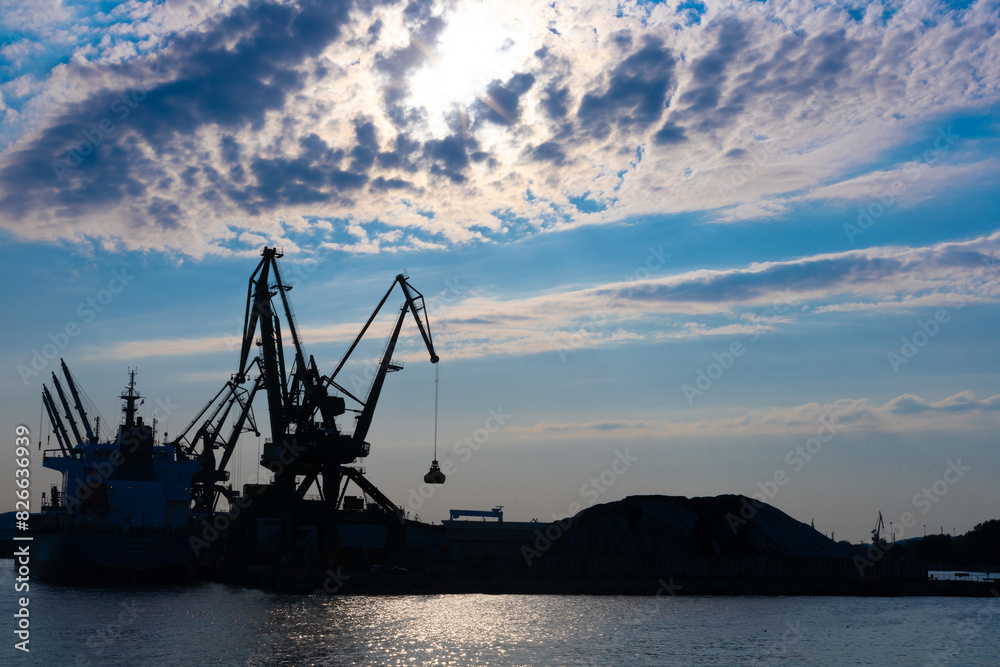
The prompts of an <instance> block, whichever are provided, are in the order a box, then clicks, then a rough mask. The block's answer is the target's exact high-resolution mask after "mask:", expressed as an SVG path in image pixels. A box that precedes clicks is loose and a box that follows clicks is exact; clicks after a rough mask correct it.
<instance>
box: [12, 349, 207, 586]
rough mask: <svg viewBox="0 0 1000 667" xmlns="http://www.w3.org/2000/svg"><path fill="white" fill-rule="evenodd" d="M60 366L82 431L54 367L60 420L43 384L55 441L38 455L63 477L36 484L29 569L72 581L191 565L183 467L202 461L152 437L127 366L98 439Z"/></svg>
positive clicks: (182, 572) (188, 481) (166, 574)
mask: <svg viewBox="0 0 1000 667" xmlns="http://www.w3.org/2000/svg"><path fill="white" fill-rule="evenodd" d="M62 369H63V375H64V377H65V379H66V382H67V384H68V387H69V390H70V393H71V395H72V397H73V400H74V402H75V404H76V408H77V413H78V414H79V416H80V418H81V421H82V425H83V428H84V432H83V433H81V432H80V429H79V427H78V426H77V423H76V420H75V418H74V417H73V412H72V411H71V410H70V405H69V401H68V400H67V398H66V394H65V392H64V391H63V388H62V385H61V384H60V382H59V379H58V377H57V376H56V375H55V374H54V373H53V375H52V381H53V385H54V388H55V391H56V394H57V395H58V397H59V400H60V404H61V406H62V407H63V414H64V415H65V417H66V422H64V421H63V419H62V416H61V415H60V411H59V409H58V406H57V404H56V402H55V400H54V399H53V396H52V394H51V392H50V391H49V390H48V388H47V387H43V390H42V402H43V404H44V407H45V410H46V411H47V412H48V415H49V419H50V421H51V422H52V425H53V432H54V434H55V436H56V440H57V442H58V444H59V448H58V449H48V450H45V451H44V452H43V459H42V465H43V466H44V467H46V468H49V469H50V470H57V471H59V472H60V473H61V474H62V482H61V484H60V485H58V486H55V485H53V486H52V488H51V490H50V492H49V494H48V497H47V498H46V497H44V496H45V494H43V501H42V510H41V512H40V513H38V514H34V515H32V516H31V521H30V526H31V534H32V536H33V541H34V551H33V556H34V558H33V562H34V566H35V568H34V574H36V576H38V577H39V578H40V579H48V580H64V581H72V582H83V581H88V580H107V579H111V580H122V581H136V580H140V579H142V580H147V579H155V580H160V579H164V578H174V577H184V576H188V575H190V574H191V572H192V561H193V557H194V553H193V551H192V550H191V546H190V544H189V539H188V538H189V536H190V535H191V529H190V525H191V521H192V518H191V509H190V507H191V492H192V477H193V475H194V474H195V473H196V472H197V471H198V470H200V469H201V465H200V464H199V463H198V461H197V460H196V459H195V458H194V457H191V456H189V455H187V454H185V452H184V451H183V450H182V449H181V448H180V447H176V446H171V445H157V444H155V443H154V433H153V427H152V426H150V425H149V424H145V423H143V419H142V417H141V416H137V414H136V413H137V409H138V405H141V401H142V400H143V398H142V396H140V395H139V393H138V392H137V391H136V386H135V371H131V372H130V373H129V382H128V387H127V388H126V389H125V391H124V392H123V394H122V395H121V396H120V398H121V399H122V401H123V402H124V403H123V407H122V412H123V413H124V418H123V420H122V422H121V424H120V425H119V426H118V428H117V433H116V435H115V437H114V438H113V439H111V440H108V441H104V442H102V441H101V439H100V437H99V436H97V435H95V432H94V431H93V430H92V429H91V425H90V420H89V419H88V418H87V413H86V412H85V411H84V410H83V407H82V405H81V401H80V397H79V393H78V390H77V387H76V383H75V382H74V381H73V377H72V376H71V375H70V373H69V369H68V368H67V367H66V363H65V361H63V362H62ZM66 423H68V424H69V428H68V429H67V427H66ZM98 428H99V423H98Z"/></svg>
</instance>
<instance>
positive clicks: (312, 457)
mask: <svg viewBox="0 0 1000 667" xmlns="http://www.w3.org/2000/svg"><path fill="white" fill-rule="evenodd" d="M261 254H262V256H263V257H262V259H261V261H260V263H259V264H258V265H257V268H256V269H255V270H254V272H253V274H252V275H251V277H250V284H249V287H248V290H247V304H246V312H245V315H244V325H243V344H242V348H241V351H240V363H239V369H240V370H239V371H238V373H237V375H236V377H235V378H234V381H235V382H238V383H241V382H243V381H244V380H245V378H246V376H247V374H248V372H249V370H250V367H251V366H253V365H254V364H255V363H257V365H258V368H259V369H260V376H259V381H260V382H261V383H262V385H263V389H264V392H265V394H266V396H267V405H268V419H269V421H270V426H271V440H270V441H269V442H268V443H266V444H265V445H264V451H263V455H262V456H261V461H260V462H261V465H263V466H265V467H267V468H268V469H270V470H271V471H272V472H274V483H273V486H274V489H275V490H274V493H275V494H277V496H278V498H279V499H280V500H279V503H280V504H281V505H283V506H286V507H287V506H288V505H289V504H294V503H296V502H298V501H301V500H302V499H303V498H304V497H305V494H306V492H307V491H308V490H309V489H310V488H311V487H312V486H313V485H316V486H317V487H318V490H319V497H320V500H321V501H322V502H323V503H324V504H325V505H326V507H327V509H329V510H337V509H339V506H340V503H341V500H342V498H343V495H344V488H346V484H347V481H346V480H349V481H352V482H354V483H355V484H356V485H357V486H358V487H360V488H361V489H362V491H363V492H364V493H365V494H366V495H368V496H369V497H371V498H372V499H373V500H374V501H375V502H376V503H377V504H378V505H379V506H380V507H381V508H382V509H384V510H385V511H386V512H388V513H390V514H393V515H400V518H399V520H400V522H401V521H402V518H401V514H400V511H399V509H398V508H397V507H396V506H395V505H394V504H393V503H392V501H391V500H389V498H388V497H386V496H385V494H383V493H382V492H381V491H380V490H379V489H378V488H377V487H376V486H375V485H374V484H372V483H371V482H370V481H369V480H368V479H367V478H366V477H365V476H364V473H363V471H362V470H361V469H360V468H357V467H351V466H350V464H352V463H354V462H355V461H356V460H357V459H360V458H364V457H366V456H368V453H369V451H370V447H371V446H370V444H369V443H368V442H366V440H365V439H366V437H367V435H368V431H369V429H370V427H371V424H372V418H373V417H374V414H375V408H376V406H377V405H378V400H379V397H380V396H381V393H382V386H383V384H384V382H385V377H386V375H387V374H388V373H389V372H392V371H396V370H400V369H401V368H402V366H401V365H400V364H399V363H397V362H395V361H394V360H393V353H394V351H395V347H396V343H397V341H398V339H399V335H400V332H401V330H402V327H403V323H404V321H405V320H406V317H407V314H408V313H409V314H411V315H412V317H413V319H414V321H415V322H416V325H417V329H418V330H419V331H420V335H421V337H422V338H423V341H424V344H425V345H426V347H427V351H428V353H429V354H430V361H431V363H437V362H438V356H437V354H436V353H435V352H434V343H433V341H432V339H431V332H430V323H429V322H428V321H427V314H426V308H425V304H424V298H423V295H422V294H421V293H420V292H418V291H417V290H416V289H415V288H414V287H413V286H412V285H410V283H409V282H408V280H407V278H406V277H405V276H404V275H403V274H399V275H397V276H396V278H395V280H394V281H393V284H392V285H391V286H390V288H389V290H388V291H387V292H386V293H385V296H383V297H382V300H381V301H380V302H379V304H378V306H376V308H375V310H374V312H373V313H372V315H371V316H370V317H369V318H368V321H367V322H365V324H364V326H363V327H362V329H361V332H360V333H359V334H358V335H357V337H356V338H355V339H354V341H353V342H352V344H351V346H350V347H349V348H348V350H347V352H346V353H345V355H344V357H343V359H342V360H341V361H340V363H339V364H338V365H337V367H336V369H335V370H334V371H333V373H331V374H330V375H329V376H323V375H321V374H320V372H319V369H318V368H317V366H316V360H315V359H314V358H313V357H312V356H311V355H309V356H308V357H307V356H306V354H305V351H304V350H303V347H302V342H301V340H300V338H299V333H298V330H297V329H296V326H295V318H294V316H293V314H292V309H291V304H290V303H289V300H288V292H289V291H290V290H291V288H292V286H291V285H288V284H286V283H285V281H284V280H283V278H282V276H281V271H280V269H279V266H278V262H277V259H278V258H279V257H281V256H282V254H281V253H280V252H279V251H278V250H277V249H276V248H268V247H265V248H264V250H263V252H262V253H261ZM397 285H398V286H399V287H400V289H401V290H402V292H403V296H404V298H405V301H404V303H403V306H402V307H401V309H400V312H399V316H398V317H397V319H396V324H395V326H394V328H393V330H392V334H391V336H390V338H389V341H388V343H387V344H386V348H385V351H384V352H383V354H382V359H381V360H380V362H379V364H378V369H377V370H376V372H375V377H374V379H373V381H372V384H371V387H370V389H369V390H368V394H367V396H366V397H365V398H363V399H362V398H360V397H358V396H356V395H355V394H354V393H353V392H351V391H350V390H348V389H347V388H346V387H344V386H343V384H342V383H339V382H338V381H337V378H338V375H339V373H340V372H341V371H342V370H343V369H344V367H345V365H346V364H347V362H348V360H349V359H350V357H351V355H352V354H353V353H354V351H355V350H356V349H357V346H358V344H359V343H360V342H361V340H362V338H363V337H364V336H365V334H366V333H367V332H368V330H369V328H370V326H371V324H372V322H373V321H374V320H375V318H376V316H377V315H378V314H379V312H380V310H381V309H382V307H383V306H384V305H385V303H386V301H387V300H388V299H389V296H390V295H391V294H392V292H393V290H394V289H395V287H396V286H397ZM275 297H278V298H277V299H276V298H275ZM275 302H277V304H276V303H275ZM276 306H277V307H276ZM279 307H280V310H279ZM280 314H284V322H285V327H286V330H287V335H288V336H289V337H290V338H291V352H292V359H291V363H290V364H289V363H288V361H289V360H288V359H286V356H285V349H284V345H283V344H282V334H283V330H282V318H281V317H280ZM258 334H259V336H258ZM255 343H256V344H257V345H258V346H259V347H260V354H259V356H258V359H259V363H258V362H257V360H256V359H253V360H252V359H251V356H250V352H251V348H252V347H253V345H254V344H255ZM286 369H288V370H286ZM331 388H332V389H334V390H336V391H337V392H339V393H340V394H343V395H342V396H341V395H337V394H334V393H331V391H330V389H331ZM345 397H347V398H350V399H351V400H352V401H354V402H356V403H357V404H358V405H359V406H360V412H359V413H358V415H357V419H356V423H355V427H354V430H353V432H352V433H351V434H347V433H345V432H343V431H342V430H341V429H340V426H339V425H338V424H337V422H336V418H337V417H339V416H341V415H343V414H344V413H345V412H346V411H347V407H346V402H345ZM342 487H343V488H342Z"/></svg>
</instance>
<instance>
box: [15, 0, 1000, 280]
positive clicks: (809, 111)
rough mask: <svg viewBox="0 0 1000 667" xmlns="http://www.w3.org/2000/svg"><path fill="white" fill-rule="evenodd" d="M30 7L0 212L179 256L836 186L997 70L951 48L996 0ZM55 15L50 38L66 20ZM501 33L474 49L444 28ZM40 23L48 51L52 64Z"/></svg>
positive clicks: (767, 208)
mask: <svg viewBox="0 0 1000 667" xmlns="http://www.w3.org/2000/svg"><path fill="white" fill-rule="evenodd" d="M39 7H40V8H41V9H39V10H37V11H35V12H33V13H32V12H31V11H27V10H25V11H19V10H17V9H16V8H15V9H5V10H4V13H3V14H2V15H0V17H2V19H3V20H4V21H5V22H6V23H7V24H8V25H10V26H12V27H13V30H12V34H13V35H14V40H13V42H12V43H11V44H10V45H8V46H7V47H4V48H5V55H6V56H7V64H6V65H4V76H5V78H7V79H9V83H7V84H3V86H0V94H2V96H3V97H2V99H3V100H5V102H4V103H3V104H2V105H0V113H3V114H4V121H5V125H7V126H8V128H10V129H9V130H5V148H4V149H3V152H2V154H0V182H2V185H0V188H2V190H0V203H2V207H0V209H2V213H0V224H2V225H3V226H4V227H5V228H6V229H8V230H9V231H11V232H13V233H14V234H16V235H18V236H20V237H22V238H34V239H77V240H80V239H96V240H99V241H101V242H104V243H106V244H110V245H120V246H124V247H130V248H143V249H159V250H170V251H175V252H182V253H188V254H192V255H195V256H201V255H204V254H207V253H231V252H239V251H243V250H246V249H247V248H248V247H249V245H250V243H249V242H248V241H246V239H249V238H254V239H259V238H261V237H263V238H266V239H269V240H270V242H280V243H284V244H286V245H287V246H289V247H291V248H294V247H296V246H302V247H304V249H306V250H309V249H312V248H318V247H321V246H323V244H326V247H330V248H336V249H339V250H346V251H357V252H375V251H384V250H400V249H406V248H426V247H447V246H448V245H451V244H461V243H475V242H497V241H504V240H509V239H516V238H518V237H520V236H523V235H525V234H531V233H534V232H536V231H539V230H545V229H559V228H565V227H572V226H575V225H580V224H599V223H606V222H613V221H617V220H622V219H624V218H628V217H630V216H637V215H648V214H664V213H676V212H682V211H709V212H714V213H710V214H714V215H717V216H718V218H719V219H720V220H737V219H744V218H747V217H749V218H761V217H767V216H769V215H780V214H781V212H782V211H783V210H784V208H783V206H784V204H785V203H794V202H795V201H799V200H807V199H809V198H810V197H811V196H812V197H813V198H825V199H829V198H834V199H836V198H837V197H838V196H839V195H837V192H838V190H837V188H836V184H837V183H839V182H842V181H850V180H851V179H857V178H858V174H859V172H863V171H864V170H865V169H866V168H867V167H866V165H870V164H873V162H874V161H875V160H876V158H878V157H879V156H880V155H882V154H883V153H884V151H885V150H886V149H887V148H889V147H891V146H894V145H898V144H900V143H904V142H906V141H910V140H912V139H913V137H914V136H916V135H917V134H918V133H919V132H920V131H922V129H921V128H922V124H924V123H925V122H926V119H927V118H928V117H930V116H936V117H939V116H941V115H946V114H958V113H975V112H980V111H982V110H983V109H988V108H990V107H991V105H995V104H996V102H997V90H998V89H1000V81H998V79H1000V72H998V71H996V69H995V68H989V67H982V68H973V69H970V68H968V67H965V66H964V65H963V64H964V63H975V62H979V63H988V62H991V61H992V60H991V55H990V54H995V53H996V52H997V51H998V40H1000V37H998V34H1000V31H998V30H997V27H998V26H997V22H998V19H997V3H996V2H987V1H984V0H980V1H979V2H975V3H972V4H971V5H970V6H968V7H964V8H955V7H952V6H951V5H949V4H947V3H934V2H925V3H908V4H906V5H904V6H902V7H901V8H899V11H897V12H895V13H894V14H891V15H889V14H886V13H884V12H882V10H881V9H880V7H881V5H877V6H874V8H869V10H868V11H864V12H861V11H851V12H848V11H846V10H844V9H842V8H839V7H836V6H813V5H811V4H808V3H805V4H798V3H785V4H780V5H779V4H777V3H745V2H719V3H707V4H706V5H705V7H704V10H701V9H698V11H694V10H692V9H691V8H690V7H687V6H685V7H686V8H684V7H679V6H677V5H676V3H673V4H672V3H633V4H625V5H619V4H618V3H610V2H594V3H585V4H584V5H582V6H579V7H570V6H566V5H563V4H560V3H555V4H544V3H535V2H526V1H522V2H512V3H502V4H500V3H496V5H495V6H493V7H490V8H487V9H483V8H482V7H481V6H479V5H477V4H476V3H469V2H462V1H456V2H454V3H448V4H446V5H442V6H437V5H431V4H429V3H412V4H406V3H402V2H395V3H394V2H386V3H374V2H367V1H361V0H359V1H357V2H319V1H318V0H297V1H295V2H287V3H286V2H266V1H261V0H252V1H250V2H246V3H222V4H218V3H208V2H204V3H198V2H193V3H187V4H186V5H185V8H184V9H183V10H181V9H180V8H179V6H174V5H173V4H172V3H171V4H167V5H153V6H146V5H122V6H121V7H118V8H117V9H115V10H114V11H111V12H109V13H107V14H101V13H99V12H98V13H94V14H92V15H90V16H82V15H78V14H79V12H82V11H83V10H82V9H75V8H71V7H62V6H59V7H58V8H55V7H53V8H52V9H51V11H50V10H48V9H46V7H47V6H46V5H39ZM56 9H58V11H57V10H56ZM876 10H877V11H876ZM73 12H77V14H73ZM470 17H471V18H470ZM77 23H79V24H80V25H81V27H80V28H79V29H78V32H79V34H81V35H83V37H81V38H80V41H79V42H73V41H72V38H71V37H67V35H72V34H74V33H72V32H71V31H67V30H65V29H63V28H65V27H66V26H69V25H75V24H77ZM497 31H500V34H502V35H503V40H502V41H501V42H500V43H499V44H497V45H496V46H495V48H494V52H493V53H490V54H486V55H487V57H480V54H477V53H475V52H474V51H466V52H463V51H462V50H461V49H462V48H465V49H473V48H474V47H475V46H476V45H477V44H479V43H486V42H489V40H488V39H487V38H488V37H489V36H490V35H491V34H493V33H494V32H497ZM456 34H457V38H456ZM60 40H61V41H60ZM40 44H41V45H42V46H43V47H45V48H49V47H52V48H56V46H58V48H60V49H63V50H64V51H65V54H64V55H65V57H63V58H61V59H60V61H59V62H57V63H53V64H50V65H47V64H46V63H45V61H44V59H43V55H42V51H43V50H44V49H41V48H40V47H39V45H40ZM453 44H458V45H459V47H461V48H452V49H451V50H448V49H446V48H445V47H446V46H448V45H453ZM54 45H55V46H54ZM470 54H471V55H472V56H475V57H471V56H470ZM473 65H475V67H476V69H474V70H472V69H469V68H471V67H472V66H473ZM457 66H463V67H466V70H459V71H460V72H461V73H462V74H465V75H468V77H469V79H470V80H471V81H473V82H475V84H476V85H475V87H474V89H469V90H465V89H463V90H458V89H457V87H456V88H453V87H451V86H449V85H445V84H433V85H434V86H437V87H432V88H431V89H428V86H429V85H431V84H428V83H427V82H428V81H435V80H436V79H435V78H434V77H433V76H428V75H427V73H428V72H430V73H431V74H433V72H434V68H445V67H450V68H455V67H457ZM428 100H432V101H434V103H431V102H429V101H428ZM7 101H10V102H11V103H10V104H8V103H7ZM8 121H9V122H8ZM755 155H763V156H765V159H758V160H757V161H756V162H754V163H753V168H752V169H750V170H749V172H750V173H748V174H744V175H743V176H741V177H740V178H738V179H734V178H732V175H733V174H734V173H736V172H734V169H740V168H741V167H743V166H746V164H747V160H748V159H749V157H748V156H755ZM962 159H965V158H963V157H962V154H961V152H960V151H957V150H956V151H954V158H953V162H954V161H955V160H958V161H961V160H962ZM968 159H969V160H972V161H974V160H975V159H977V158H975V156H971V157H969V158H968ZM902 164H903V161H902V160H901V161H900V163H899V164H898V165H890V166H889V167H886V165H884V164H882V165H880V167H879V168H880V169H882V170H884V171H885V170H891V169H892V168H894V167H899V166H901V165H902ZM950 166H951V168H953V169H954V164H952V165H950ZM944 167H945V165H941V166H940V167H939V166H938V165H933V166H931V167H930V168H929V169H928V171H931V172H932V171H934V170H935V169H939V168H944ZM872 169H874V167H872ZM744 171H747V170H744ZM980 178H985V176H980ZM946 180H947V179H940V178H934V177H931V176H928V177H927V179H926V181H925V182H924V184H923V186H922V189H926V188H927V187H931V186H932V185H934V184H941V186H942V187H943V186H944V185H946ZM811 192H815V193H816V194H815V195H810V194H809V193H811ZM246 232H253V234H252V235H250V236H244V234H245V233H246ZM303 232H309V234H304V233H303ZM829 270H830V271H836V270H837V267H836V266H835V265H833V264H831V265H830V266H829ZM868 270H869V271H877V270H878V266H875V265H872V266H870V267H869V268H868ZM792 278H794V276H792ZM735 279H737V278H733V280H735ZM692 289H693V288H692ZM691 296H692V298H695V297H696V296H697V295H696V294H695V293H694V292H691Z"/></svg>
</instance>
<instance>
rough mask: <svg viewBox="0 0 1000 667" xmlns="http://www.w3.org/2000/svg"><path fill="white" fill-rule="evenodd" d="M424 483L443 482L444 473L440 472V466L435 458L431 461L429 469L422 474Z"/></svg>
mask: <svg viewBox="0 0 1000 667" xmlns="http://www.w3.org/2000/svg"><path fill="white" fill-rule="evenodd" d="M424 483H426V484H444V473H443V472H441V466H439V465H438V462H437V459H434V460H433V461H432V462H431V469H430V470H428V471H427V474H426V475H424Z"/></svg>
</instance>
